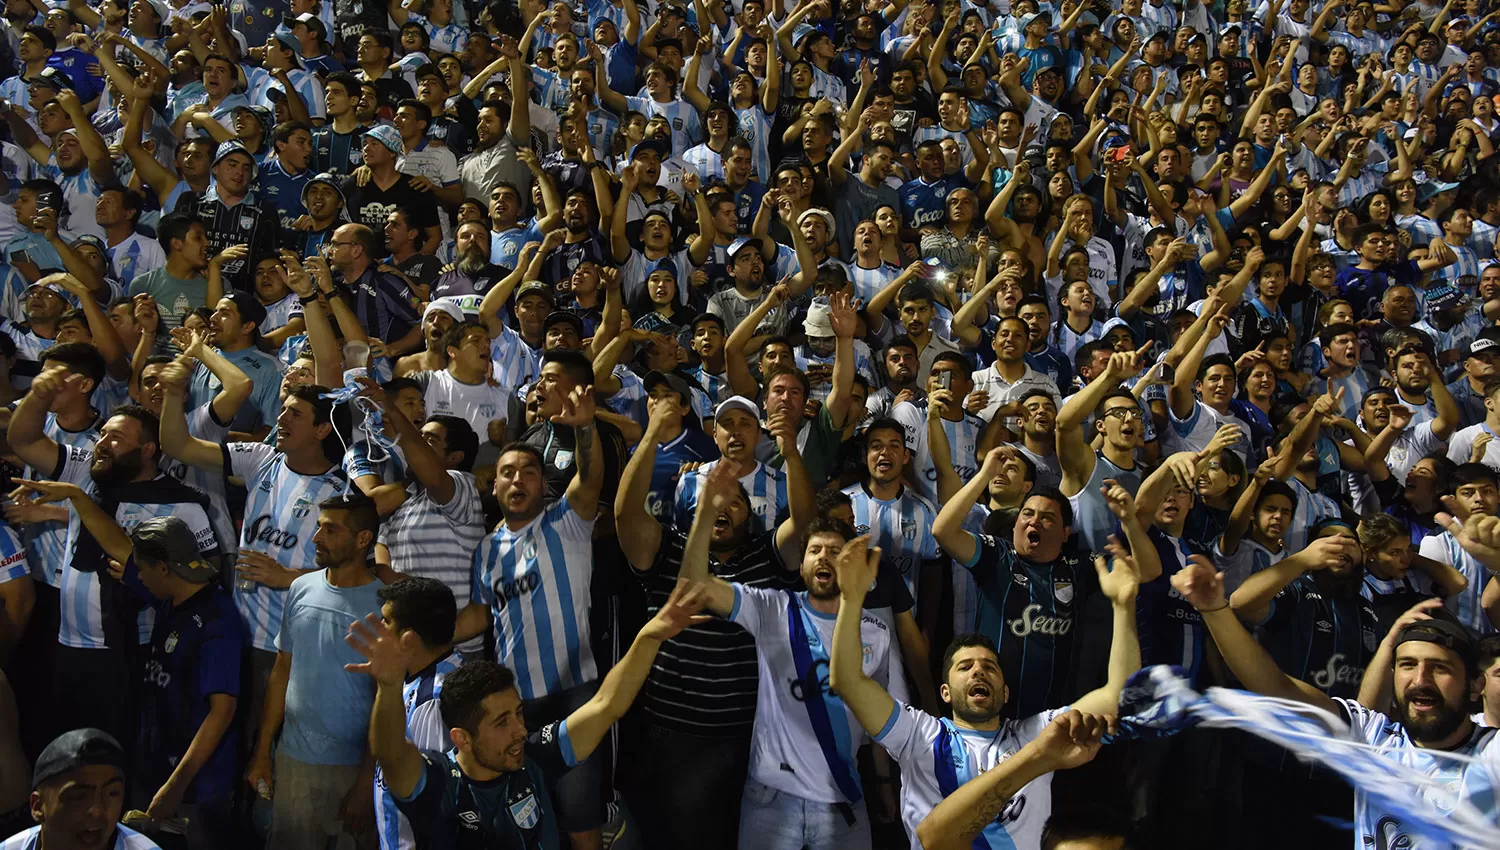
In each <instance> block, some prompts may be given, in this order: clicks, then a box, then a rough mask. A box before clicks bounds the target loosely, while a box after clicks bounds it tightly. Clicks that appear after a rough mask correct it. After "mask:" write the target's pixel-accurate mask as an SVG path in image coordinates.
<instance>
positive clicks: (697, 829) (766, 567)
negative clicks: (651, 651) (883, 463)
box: [615, 398, 814, 850]
mask: <svg viewBox="0 0 1500 850" xmlns="http://www.w3.org/2000/svg"><path fill="white" fill-rule="evenodd" d="M670 403H672V402H671V401H670V400H668V399H658V398H653V399H651V400H650V401H649V402H648V408H649V411H650V420H649V422H648V424H647V425H646V432H645V434H644V435H642V437H641V441H640V443H639V444H638V445H637V446H636V450H635V454H634V455H633V456H632V457H631V459H630V462H629V463H628V464H626V466H625V473H624V475H623V476H622V477H621V480H620V491H619V495H618V497H617V498H616V499H615V527H616V530H617V533H618V534H619V540H620V548H621V549H622V550H624V552H625V557H626V559H627V560H628V561H629V562H630V565H631V567H632V568H633V569H634V570H635V571H636V574H637V576H639V578H640V580H641V583H642V584H643V585H644V587H645V591H646V597H647V604H648V606H649V608H650V610H651V611H653V612H654V611H655V610H656V609H657V608H660V607H661V606H662V605H663V604H665V603H666V600H667V598H668V597H669V596H670V595H671V593H672V589H673V588H674V587H675V586H676V584H677V577H678V575H679V574H680V573H681V572H682V558H683V550H684V548H685V547H686V545H687V537H688V529H687V528H678V527H674V526H671V525H665V526H664V525H663V524H662V523H660V522H658V521H657V520H656V519H655V518H654V517H652V516H651V514H650V513H648V512H647V510H646V496H647V493H648V492H649V491H650V489H651V477H652V469H653V467H654V466H655V464H656V453H657V443H658V440H659V439H660V438H659V436H658V435H659V434H661V433H662V430H663V427H664V425H665V421H666V416H665V414H666V413H667V411H666V410H664V409H663V408H664V405H666V404H670ZM771 430H772V432H773V433H776V434H777V435H778V438H779V440H778V441H779V443H780V444H781V448H782V452H783V456H784V457H785V458H786V475H787V490H788V493H789V494H795V495H791V496H789V507H790V509H791V518H790V519H787V520H786V521H784V522H782V523H781V525H780V527H778V528H776V529H774V530H772V531H762V530H760V526H759V524H758V523H757V522H755V521H754V518H753V516H752V514H751V513H750V499H749V497H748V496H747V495H746V494H745V492H744V488H743V487H741V488H740V497H739V498H738V499H736V500H735V502H734V504H733V505H732V506H731V507H730V509H728V510H726V511H724V512H722V513H720V514H719V515H718V516H716V517H714V518H713V523H714V529H713V537H712V539H711V542H710V543H709V552H710V559H709V570H710V571H711V572H712V573H713V575H715V576H717V577H719V578H722V579H724V580H725V581H729V582H736V583H740V584H745V585H748V586H750V587H772V588H785V587H791V586H793V585H795V584H796V582H797V578H798V568H799V566H800V564H801V561H802V556H801V550H800V547H801V542H802V541H801V537H802V529H803V528H805V527H806V525H807V523H809V522H811V521H812V519H813V513H814V507H813V501H812V498H811V493H812V488H811V486H810V485H809V483H808V481H807V472H806V469H805V468H804V466H803V463H802V456H801V454H800V453H799V452H798V451H797V440H796V431H795V430H793V429H792V428H791V427H790V426H789V425H787V424H785V423H783V422H782V421H781V420H780V419H779V418H778V419H777V420H776V421H774V422H773V423H772V428H771ZM759 681H760V676H759V671H758V669H757V667H756V654H755V639H754V638H753V637H752V636H751V635H750V634H749V633H748V632H746V631H745V630H744V629H742V628H740V627H739V626H738V625H735V624H733V623H730V622H729V621H728V620H724V619H716V620H712V621H709V622H707V623H703V624H700V625H695V626H693V627H691V628H689V629H687V630H685V631H683V632H682V633H681V634H679V635H678V636H677V637H676V638H674V639H672V640H670V641H667V642H666V643H664V644H663V645H662V648H661V651H660V652H659V653H658V654H657V656H656V661H655V663H654V664H653V665H652V667H651V675H650V677H648V678H647V679H646V684H645V687H644V688H643V689H642V691H641V696H640V700H639V701H638V703H637V705H638V706H639V708H640V713H641V715H642V723H641V726H640V728H639V730H638V732H639V734H638V735H637V736H636V738H635V745H636V747H637V751H636V752H635V753H634V754H633V755H634V757H633V758H630V759H628V760H626V761H623V762H622V764H630V765H633V769H634V771H635V773H634V775H633V776H631V778H630V780H629V781H628V782H625V783H622V787H624V788H626V789H628V790H627V791H626V793H627V795H628V800H627V801H628V803H629V805H630V811H631V813H632V814H633V815H634V816H635V818H636V820H637V822H638V824H639V825H640V828H641V832H642V833H643V834H644V836H645V838H644V844H645V846H647V847H652V848H656V850H687V849H688V848H698V847H733V846H734V845H735V843H736V841H737V835H738V830H739V810H740V795H741V792H742V791H743V789H744V785H745V778H746V776H747V775H748V773H749V768H750V735H751V730H752V728H753V726H754V722H755V704H756V692H757V690H758V687H759Z"/></svg>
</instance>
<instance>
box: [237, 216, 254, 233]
mask: <svg viewBox="0 0 1500 850" xmlns="http://www.w3.org/2000/svg"><path fill="white" fill-rule="evenodd" d="M254 226H255V218H254V217H253V216H248V215H242V216H240V229H241V230H249V229H250V228H252V227H254Z"/></svg>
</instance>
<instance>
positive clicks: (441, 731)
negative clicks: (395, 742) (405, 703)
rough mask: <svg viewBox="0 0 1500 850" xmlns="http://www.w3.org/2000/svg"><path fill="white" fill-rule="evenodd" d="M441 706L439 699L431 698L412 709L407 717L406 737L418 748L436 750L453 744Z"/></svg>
mask: <svg viewBox="0 0 1500 850" xmlns="http://www.w3.org/2000/svg"><path fill="white" fill-rule="evenodd" d="M440 706H441V702H440V701H439V700H435V699H430V700H428V701H426V702H424V703H422V704H421V705H419V706H417V707H416V708H414V709H412V710H411V716H410V717H408V718H407V719H406V737H407V739H408V740H410V741H411V742H412V743H413V744H415V745H416V746H417V748H418V749H423V750H436V749H441V748H443V747H447V746H451V745H450V744H449V743H448V727H447V726H446V725H445V724H444V723H443V713H442V711H440V710H439V709H440Z"/></svg>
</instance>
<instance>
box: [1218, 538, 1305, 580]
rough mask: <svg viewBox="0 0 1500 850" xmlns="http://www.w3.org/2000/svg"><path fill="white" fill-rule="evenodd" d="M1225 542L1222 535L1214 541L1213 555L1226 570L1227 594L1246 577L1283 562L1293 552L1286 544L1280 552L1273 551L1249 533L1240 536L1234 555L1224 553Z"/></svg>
mask: <svg viewBox="0 0 1500 850" xmlns="http://www.w3.org/2000/svg"><path fill="white" fill-rule="evenodd" d="M1223 543H1224V539H1223V538H1222V537H1221V538H1219V539H1218V540H1215V541H1214V548H1213V557H1214V564H1215V565H1216V566H1218V567H1219V569H1221V570H1223V571H1224V593H1226V594H1231V593H1234V590H1235V588H1237V587H1239V586H1240V585H1242V584H1244V583H1245V579H1247V578H1249V577H1251V576H1253V575H1255V574H1256V573H1258V572H1260V571H1261V570H1263V569H1265V568H1267V567H1273V566H1275V565H1277V564H1279V563H1281V562H1282V561H1284V560H1286V558H1287V556H1288V555H1290V554H1291V553H1292V552H1291V550H1290V549H1288V548H1287V547H1286V546H1285V545H1283V546H1282V547H1281V551H1280V552H1272V551H1271V550H1270V549H1267V548H1266V547H1264V546H1262V545H1260V544H1259V543H1256V542H1255V541H1254V540H1251V539H1250V537H1249V535H1246V536H1244V537H1242V538H1240V545H1239V548H1238V549H1235V550H1234V554H1233V555H1226V554H1224V548H1223Z"/></svg>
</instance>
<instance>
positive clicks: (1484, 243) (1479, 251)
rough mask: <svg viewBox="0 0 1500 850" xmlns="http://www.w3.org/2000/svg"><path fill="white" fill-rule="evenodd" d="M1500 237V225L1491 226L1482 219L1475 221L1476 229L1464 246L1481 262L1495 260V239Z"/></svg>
mask: <svg viewBox="0 0 1500 850" xmlns="http://www.w3.org/2000/svg"><path fill="white" fill-rule="evenodd" d="M1496 237H1500V225H1494V224H1490V223H1489V222H1487V221H1485V220H1484V219H1482V218H1476V219H1474V229H1473V230H1472V231H1471V232H1470V233H1469V238H1468V241H1466V242H1465V243H1464V244H1466V245H1468V246H1469V250H1470V251H1473V252H1474V253H1475V254H1476V255H1478V257H1479V259H1481V260H1492V259H1494V258H1495V238H1496Z"/></svg>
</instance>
